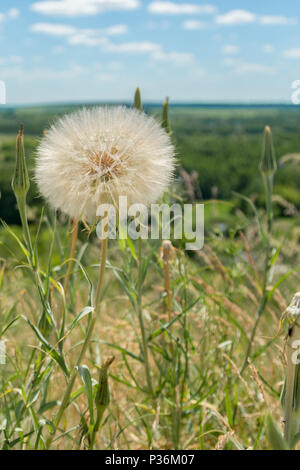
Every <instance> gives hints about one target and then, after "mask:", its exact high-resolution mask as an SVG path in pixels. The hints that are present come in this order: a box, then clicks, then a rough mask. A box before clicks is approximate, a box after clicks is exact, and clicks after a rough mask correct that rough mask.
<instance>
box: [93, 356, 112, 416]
mask: <svg viewBox="0 0 300 470" xmlns="http://www.w3.org/2000/svg"><path fill="white" fill-rule="evenodd" d="M114 360H115V358H114V357H113V356H111V357H109V358H108V359H107V360H106V361H105V362H104V364H103V365H102V366H101V369H100V375H99V383H98V390H97V393H96V396H95V405H96V408H97V412H98V415H100V414H101V415H102V414H103V413H104V411H105V409H106V408H107V407H108V405H109V402H110V394H109V385H108V369H109V366H110V365H111V364H112V363H113V361H114Z"/></svg>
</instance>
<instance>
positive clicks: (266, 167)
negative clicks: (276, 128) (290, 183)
mask: <svg viewBox="0 0 300 470" xmlns="http://www.w3.org/2000/svg"><path fill="white" fill-rule="evenodd" d="M260 170H261V172H262V173H263V174H264V175H273V174H274V173H275V172H276V170H277V161H276V156H275V150H274V145H273V137H272V132H271V129H270V127H269V126H267V127H266V128H265V134H264V142H263V150H262V157H261V163H260Z"/></svg>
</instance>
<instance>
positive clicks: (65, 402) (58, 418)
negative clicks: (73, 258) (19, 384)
mask: <svg viewBox="0 0 300 470" xmlns="http://www.w3.org/2000/svg"><path fill="white" fill-rule="evenodd" d="M106 257H107V238H105V239H104V240H103V241H102V250H101V263H100V270H99V276H98V283H97V289H96V293H95V300H94V307H95V312H93V313H90V315H89V320H88V329H87V334H86V337H85V340H84V343H83V346H82V349H81V351H80V354H79V357H78V359H77V362H76V365H75V367H74V368H73V371H72V373H71V376H70V379H69V383H68V386H67V390H66V392H65V394H64V397H63V400H62V403H61V405H60V408H59V410H58V412H57V415H56V417H55V419H54V422H53V424H54V427H55V431H54V433H53V434H52V435H51V436H50V437H49V438H48V440H47V443H46V449H49V448H50V446H51V444H52V441H53V439H54V436H55V432H56V429H57V428H58V426H59V424H60V422H61V419H62V417H63V415H64V412H65V410H66V409H67V407H68V405H69V402H70V397H71V393H72V390H73V387H74V384H75V380H76V375H77V370H78V367H79V366H80V364H81V362H82V360H83V359H84V356H85V353H86V350H87V348H88V345H89V342H90V339H91V337H92V334H93V331H94V327H95V323H96V318H97V316H98V313H99V307H100V300H101V294H102V291H103V279H104V271H105V266H106Z"/></svg>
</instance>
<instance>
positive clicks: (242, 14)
mask: <svg viewBox="0 0 300 470" xmlns="http://www.w3.org/2000/svg"><path fill="white" fill-rule="evenodd" d="M215 20H216V23H217V24H220V25H229V26H230V25H240V24H250V23H255V22H258V23H260V24H261V25H283V26H285V25H286V26H288V25H296V24H297V22H298V20H297V18H288V17H286V16H279V15H263V16H258V15H256V14H255V13H252V12H251V11H248V10H231V11H229V12H228V13H225V14H223V15H218V16H216V19H215Z"/></svg>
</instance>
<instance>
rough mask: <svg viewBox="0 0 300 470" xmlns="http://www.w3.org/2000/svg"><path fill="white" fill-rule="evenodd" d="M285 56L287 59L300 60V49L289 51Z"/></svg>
mask: <svg viewBox="0 0 300 470" xmlns="http://www.w3.org/2000/svg"><path fill="white" fill-rule="evenodd" d="M283 55H284V57H286V58H287V59H300V48H294V49H288V50H286V51H284V53H283Z"/></svg>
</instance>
